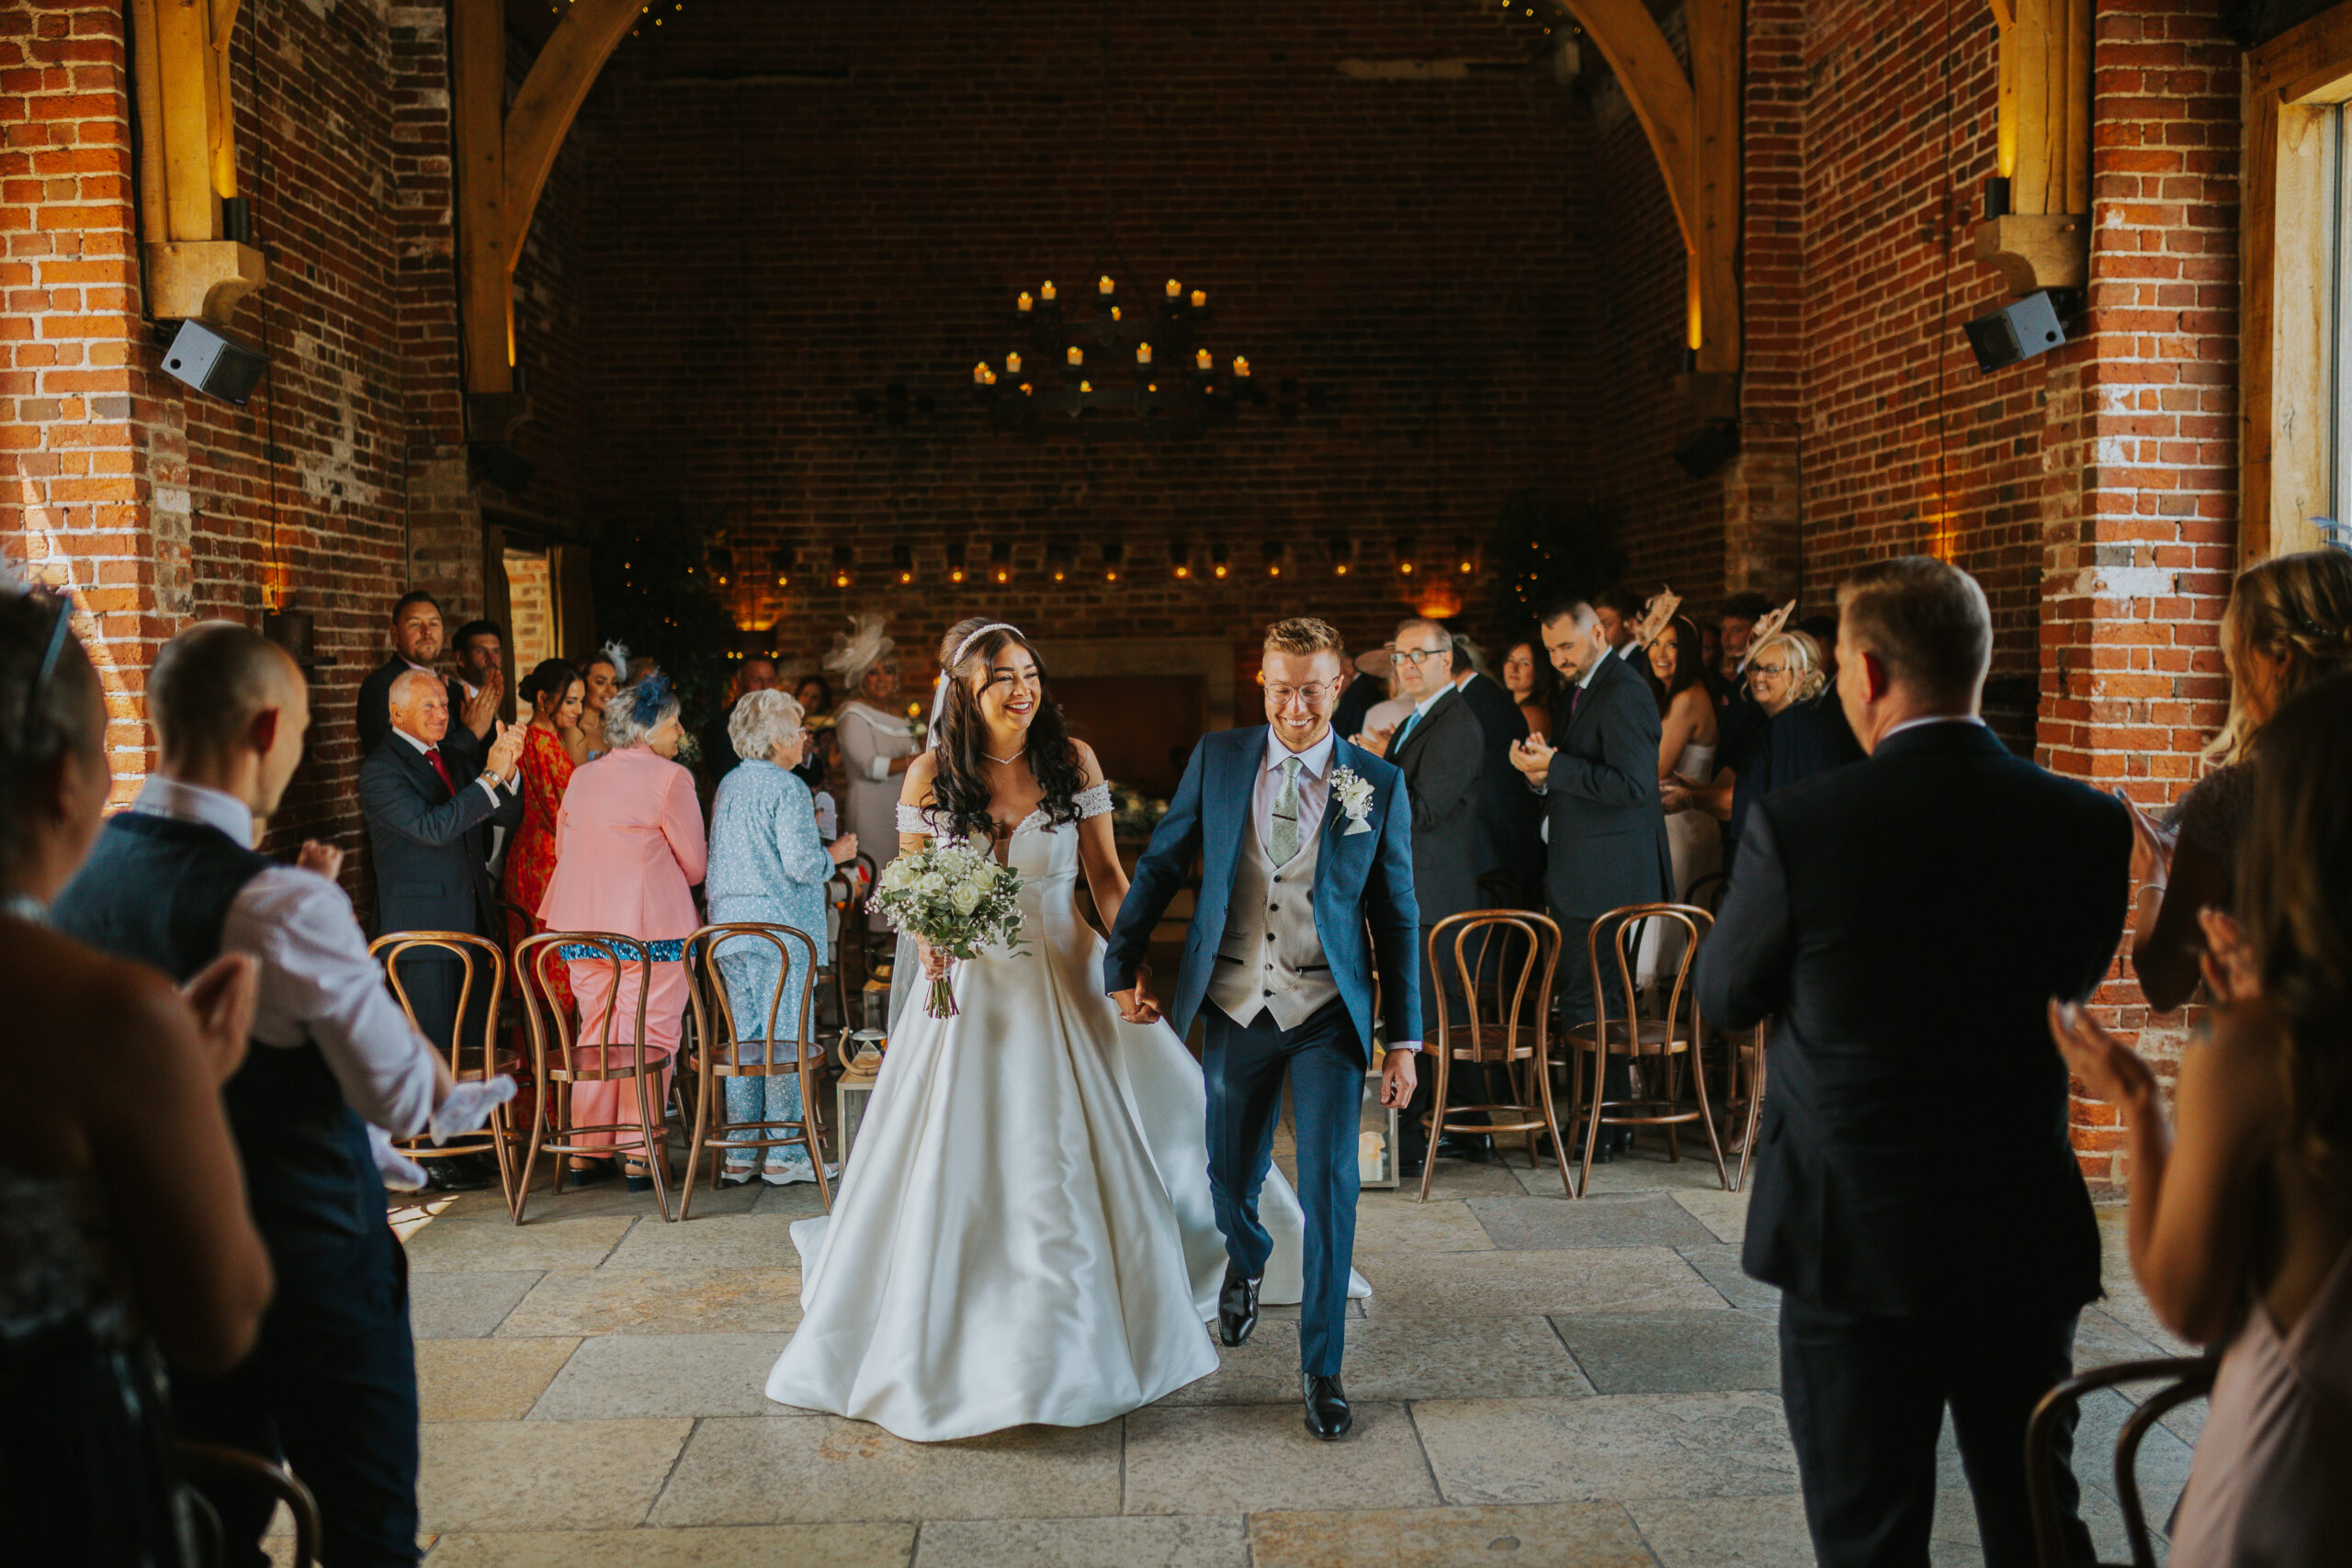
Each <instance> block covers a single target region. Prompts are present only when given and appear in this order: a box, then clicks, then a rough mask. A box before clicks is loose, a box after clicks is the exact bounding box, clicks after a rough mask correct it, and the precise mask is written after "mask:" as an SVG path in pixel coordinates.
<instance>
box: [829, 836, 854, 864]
mask: <svg viewBox="0 0 2352 1568" xmlns="http://www.w3.org/2000/svg"><path fill="white" fill-rule="evenodd" d="M826 853H828V854H830V855H831V856H832V857H833V863H834V864H835V865H845V864H847V863H849V862H851V861H854V860H855V859H856V858H857V835H856V834H855V833H843V834H842V836H841V837H840V838H838V839H835V840H833V841H832V844H831V846H830V847H829V848H828V849H827V850H826Z"/></svg>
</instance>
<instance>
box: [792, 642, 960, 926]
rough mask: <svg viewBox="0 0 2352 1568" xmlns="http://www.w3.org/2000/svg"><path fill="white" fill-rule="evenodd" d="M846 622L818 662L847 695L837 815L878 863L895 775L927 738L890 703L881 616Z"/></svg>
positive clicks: (891, 663) (891, 677) (884, 855)
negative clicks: (849, 628)
mask: <svg viewBox="0 0 2352 1568" xmlns="http://www.w3.org/2000/svg"><path fill="white" fill-rule="evenodd" d="M983 624H984V625H985V624H986V623H983ZM851 625H852V628H853V629H852V631H851V633H850V635H848V636H846V637H842V636H838V635H837V636H836V637H834V638H833V649H832V651H831V653H829V654H827V655H826V656H825V668H826V669H828V670H830V671H832V672H833V673H834V674H836V675H838V676H839V677H841V680H842V684H843V685H845V686H846V687H848V688H849V690H850V691H851V692H852V693H854V695H852V696H850V697H847V698H844V699H843V700H842V704H841V705H840V706H839V707H838V708H836V709H835V710H834V711H833V736H834V739H835V740H836V741H837V742H838V744H839V745H840V747H841V755H842V773H843V775H844V779H843V795H844V797H845V798H844V799H843V800H842V816H843V819H844V825H845V826H846V827H847V828H848V829H849V830H850V831H851V832H853V833H854V834H856V835H857V841H858V842H859V843H861V844H864V845H865V852H866V853H867V854H869V855H871V856H873V857H874V860H875V862H876V865H877V867H882V866H888V864H889V863H890V862H891V861H893V860H895V859H897V858H898V852H899V848H898V846H899V815H898V813H899V774H901V773H905V772H906V771H907V764H908V763H909V762H911V761H914V760H915V758H917V757H919V756H921V755H922V751H923V748H924V745H925V744H926V741H925V737H924V732H923V730H922V728H920V727H918V726H913V725H910V724H909V723H908V720H907V716H906V714H905V712H904V711H903V710H902V709H900V708H899V707H898V706H897V705H896V704H897V697H898V694H899V660H898V647H897V644H895V643H893V642H892V641H891V640H890V639H889V638H888V637H884V636H883V635H882V617H881V616H879V615H860V616H855V617H854V618H853V619H852V622H851ZM868 929H869V930H872V931H881V930H883V929H884V926H883V923H882V917H881V916H880V915H879V914H869V916H868Z"/></svg>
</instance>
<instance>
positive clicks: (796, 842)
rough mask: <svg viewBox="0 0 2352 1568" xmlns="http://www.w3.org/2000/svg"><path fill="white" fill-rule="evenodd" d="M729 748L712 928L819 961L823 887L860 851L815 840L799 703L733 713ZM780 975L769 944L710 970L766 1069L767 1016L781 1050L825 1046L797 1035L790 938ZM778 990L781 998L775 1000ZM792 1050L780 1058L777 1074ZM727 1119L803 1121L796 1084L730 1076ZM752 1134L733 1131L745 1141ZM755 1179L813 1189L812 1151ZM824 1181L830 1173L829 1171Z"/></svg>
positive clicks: (735, 1158)
mask: <svg viewBox="0 0 2352 1568" xmlns="http://www.w3.org/2000/svg"><path fill="white" fill-rule="evenodd" d="M729 732H730V739H731V740H732V742H733V745H734V748H735V752H736V755H737V756H739V757H740V758H741V760H742V761H741V765H740V766H738V767H737V768H736V769H735V770H734V771H733V772H732V773H729V774H728V775H727V777H726V778H725V779H724V780H723V781H721V782H720V784H719V786H718V804H717V806H716V807H714V808H713V810H712V812H711V819H710V874H709V878H708V880H707V882H706V883H705V885H704V889H703V890H704V893H705V894H706V896H707V897H708V898H709V900H710V919H711V923H712V924H714V925H735V924H739V923H741V922H745V921H759V922H763V923H765V924H769V925H779V926H789V927H791V928H792V929H793V930H795V931H801V932H804V933H806V934H807V936H808V937H809V940H810V941H811V942H814V943H815V944H816V951H817V953H818V955H819V957H820V960H821V958H822V956H823V954H824V952H825V940H826V939H825V885H826V883H827V882H829V881H830V880H831V878H832V875H833V873H834V869H835V868H836V867H837V866H839V865H840V864H841V863H842V862H843V861H846V860H849V859H851V858H852V857H854V855H855V854H856V853H857V835H856V834H854V833H847V834H843V835H842V837H841V838H839V839H836V840H833V842H832V844H831V847H830V848H828V847H827V846H826V844H825V843H824V842H823V841H822V840H820V839H819V838H818V836H817V817H816V811H815V806H814V802H813V801H812V800H811V799H810V797H809V787H808V785H806V784H802V783H801V782H800V779H799V777H798V775H797V774H796V773H794V772H793V771H792V770H793V769H794V768H795V767H797V765H798V764H799V761H800V755H801V752H802V751H803V750H806V749H807V747H808V744H809V731H808V730H806V729H804V728H801V712H800V705H799V704H798V703H797V702H794V701H793V700H792V699H791V698H790V697H787V696H786V695H785V694H783V693H782V692H774V691H770V692H754V693H752V694H749V695H747V696H745V697H744V698H743V700H742V701H741V702H739V703H737V704H736V705H735V716H734V717H733V718H732V719H731V720H729ZM786 953H788V954H789V955H790V958H791V968H790V970H789V971H788V972H787V971H786V970H785V969H784V968H783V967H782V965H780V964H779V963H778V962H777V957H776V951H775V948H774V947H773V946H771V945H770V944H769V943H768V942H764V941H762V940H758V939H752V940H739V941H736V942H724V943H722V944H721V945H720V946H719V948H718V972H719V974H720V975H721V976H723V977H724V978H725V980H726V983H727V1005H728V1009H729V1011H730V1012H731V1013H732V1014H733V1015H734V1019H735V1028H736V1030H737V1032H738V1037H739V1039H740V1040H741V1042H742V1045H741V1052H740V1055H739V1059H740V1060H741V1061H743V1062H746V1063H752V1064H756V1063H759V1062H762V1061H765V1060H768V1059H769V1058H768V1054H767V1053H768V1049H769V1047H768V1044H767V1040H768V1032H767V1029H768V1013H769V1010H770V1009H771V1008H774V1009H775V1024H776V1028H777V1029H778V1030H780V1031H784V1032H783V1033H781V1034H779V1035H778V1036H777V1037H776V1040H777V1043H778V1045H779V1046H783V1045H787V1044H800V1045H804V1046H807V1047H813V1048H815V1049H816V1050H817V1051H818V1053H819V1054H821V1049H822V1048H821V1047H817V1046H815V1043H814V1042H801V1041H800V1038H799V1032H798V1031H799V1027H800V1007H799V998H800V993H801V990H802V988H803V987H805V986H807V985H808V983H809V974H808V968H809V964H808V954H807V953H803V952H802V951H801V949H800V948H799V946H798V945H797V944H796V943H793V942H789V941H788V940H787V942H786ZM779 985H781V987H782V989H781V998H782V1000H781V1001H780V1002H779V1001H778V996H779V990H778V987H779ZM790 1055H792V1053H791V1052H790V1051H786V1050H782V1049H779V1050H777V1052H776V1055H775V1058H774V1059H775V1064H776V1066H778V1067H779V1068H782V1067H783V1066H784V1064H785V1062H786V1058H787V1057H788V1056H790ZM726 1083H727V1119H728V1120H729V1122H798V1121H799V1120H801V1100H800V1075H799V1074H798V1073H797V1071H792V1072H786V1071H781V1070H779V1071H775V1072H772V1073H770V1074H769V1075H768V1076H767V1077H764V1078H759V1077H737V1078H729V1079H727V1080H726ZM753 1135H754V1134H750V1133H744V1134H739V1136H741V1137H743V1138H746V1139H748V1138H750V1137H752V1136H753ZM757 1157H758V1156H757V1151H755V1150H749V1149H747V1150H744V1151H743V1152H742V1153H741V1155H737V1154H734V1153H729V1155H728V1156H727V1165H726V1169H725V1171H724V1172H723V1173H722V1175H721V1178H720V1179H722V1180H725V1181H729V1182H739V1183H740V1182H744V1181H749V1180H750V1179H752V1170H753V1165H754V1161H755V1160H756V1159H757ZM759 1174H760V1177H761V1179H763V1180H764V1181H766V1182H767V1183H768V1184H769V1185H770V1186H772V1187H780V1186H783V1185H784V1184H786V1182H793V1181H811V1180H814V1179H816V1173H815V1171H814V1170H813V1169H812V1168H811V1167H810V1166H809V1155H808V1151H807V1150H805V1149H800V1148H794V1147H782V1148H772V1149H770V1150H768V1153H767V1160H766V1162H765V1166H764V1168H763V1169H761V1170H760V1172H759ZM828 1174H829V1175H830V1174H831V1173H830V1172H828Z"/></svg>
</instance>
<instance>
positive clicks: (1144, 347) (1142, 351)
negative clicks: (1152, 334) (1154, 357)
mask: <svg viewBox="0 0 2352 1568" xmlns="http://www.w3.org/2000/svg"><path fill="white" fill-rule="evenodd" d="M1150 363H1151V344H1148V343H1139V344H1136V364H1137V365H1148V364H1150Z"/></svg>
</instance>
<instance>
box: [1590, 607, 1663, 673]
mask: <svg viewBox="0 0 2352 1568" xmlns="http://www.w3.org/2000/svg"><path fill="white" fill-rule="evenodd" d="M1592 613H1593V614H1594V615H1598V616H1600V626H1601V630H1602V632H1603V633H1604V634H1605V635H1606V636H1607V637H1608V638H1609V647H1610V649H1611V651H1613V652H1614V653H1615V654H1616V655H1617V657H1618V658H1620V659H1622V660H1624V661H1625V662H1626V663H1628V664H1630V665H1632V666H1633V667H1634V673H1635V674H1638V675H1640V676H1642V677H1644V678H1645V679H1646V678H1648V676H1649V673H1650V661H1649V650H1648V649H1646V648H1645V647H1643V646H1642V643H1641V638H1640V635H1639V634H1640V631H1641V625H1642V617H1643V616H1644V615H1646V614H1647V613H1648V602H1647V601H1646V600H1645V599H1644V598H1643V597H1642V596H1641V595H1640V594H1639V593H1636V592H1634V590H1632V589H1631V588H1627V587H1624V586H1623V585H1620V586H1618V587H1615V588H1611V589H1609V590H1607V591H1605V592H1601V593H1599V594H1596V595H1595V596H1594V597H1593V601H1592Z"/></svg>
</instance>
